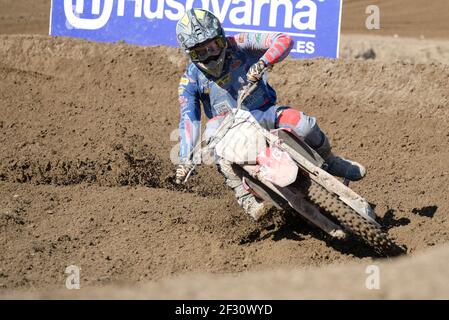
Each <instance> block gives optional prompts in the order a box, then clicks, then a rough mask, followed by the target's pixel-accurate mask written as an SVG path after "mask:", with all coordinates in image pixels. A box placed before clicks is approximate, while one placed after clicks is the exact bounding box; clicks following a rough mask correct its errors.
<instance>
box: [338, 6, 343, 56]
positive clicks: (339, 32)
mask: <svg viewBox="0 0 449 320" xmlns="http://www.w3.org/2000/svg"><path fill="white" fill-rule="evenodd" d="M343 1H344V0H340V21H339V22H338V38H337V59H338V58H340V36H341V17H342V15H343Z"/></svg>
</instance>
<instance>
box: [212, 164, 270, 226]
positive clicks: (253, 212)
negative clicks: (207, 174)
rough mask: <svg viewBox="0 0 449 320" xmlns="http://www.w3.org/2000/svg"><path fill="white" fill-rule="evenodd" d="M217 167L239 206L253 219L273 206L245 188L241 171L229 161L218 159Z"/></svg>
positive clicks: (259, 216) (263, 214) (260, 216)
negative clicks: (258, 198)
mask: <svg viewBox="0 0 449 320" xmlns="http://www.w3.org/2000/svg"><path fill="white" fill-rule="evenodd" d="M217 167H218V171H219V172H220V173H221V174H222V175H223V176H224V177H225V179H226V184H227V185H228V186H229V187H230V188H231V189H232V190H233V191H234V196H235V198H236V199H237V203H238V204H239V206H240V207H241V208H242V209H243V210H245V212H246V213H247V214H248V215H250V216H251V217H252V218H253V219H254V220H256V221H258V220H260V219H261V218H262V217H263V216H265V215H266V214H267V213H268V212H269V211H270V209H271V208H273V205H271V204H269V203H268V202H263V201H259V200H257V199H256V197H255V196H254V195H252V194H251V193H249V191H248V190H246V189H245V187H244V186H243V182H242V178H241V173H240V172H238V168H236V167H234V166H233V165H232V164H231V163H230V162H228V161H225V160H220V161H219V162H218V163H217Z"/></svg>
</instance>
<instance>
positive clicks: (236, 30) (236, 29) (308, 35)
mask: <svg viewBox="0 0 449 320" xmlns="http://www.w3.org/2000/svg"><path fill="white" fill-rule="evenodd" d="M224 29H225V31H231V32H233V31H235V32H260V33H276V32H279V31H267V30H251V29H239V28H224ZM285 33H287V34H289V35H291V36H295V37H302V38H315V37H316V36H315V35H314V34H308V33H293V32H285Z"/></svg>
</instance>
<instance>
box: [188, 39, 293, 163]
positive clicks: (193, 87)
mask: <svg viewBox="0 0 449 320" xmlns="http://www.w3.org/2000/svg"><path fill="white" fill-rule="evenodd" d="M227 41H228V48H227V49H226V50H227V52H226V61H225V65H224V67H223V72H222V74H221V76H220V77H214V76H212V75H209V74H207V73H205V72H203V71H202V70H200V69H199V68H198V67H197V66H196V65H195V64H193V63H190V64H189V65H188V67H187V70H186V72H185V74H184V75H183V77H182V78H181V81H180V85H179V103H180V107H181V118H180V123H179V129H180V138H181V149H180V158H181V161H189V160H190V159H191V156H192V155H191V152H192V150H193V148H194V146H195V145H196V144H197V143H198V139H199V136H200V130H201V104H202V105H203V109H204V113H205V115H206V116H207V117H208V118H209V119H211V118H214V117H217V116H220V115H223V114H224V113H226V112H228V111H230V110H231V109H233V108H236V107H237V98H238V91H239V90H240V89H241V87H242V84H245V83H246V81H247V78H246V74H247V72H248V70H249V68H250V67H251V66H252V65H253V64H255V63H257V62H258V61H259V60H263V61H264V62H265V64H266V65H268V66H269V65H273V64H275V63H276V62H278V61H281V60H282V59H284V58H285V57H286V56H287V55H288V54H289V52H290V50H291V48H292V46H293V41H292V40H291V38H290V37H289V36H287V35H285V34H282V33H273V34H269V33H268V34H261V33H242V34H238V35H236V36H235V37H229V38H227ZM274 104H276V92H275V91H274V90H273V88H271V87H270V86H269V85H268V83H267V82H266V81H265V80H262V81H260V82H259V84H258V86H257V89H256V90H255V92H254V93H253V94H252V95H251V97H248V98H247V99H246V100H245V101H244V103H243V105H242V107H243V108H245V109H247V110H250V111H251V110H256V109H265V108H267V107H270V106H273V105H274Z"/></svg>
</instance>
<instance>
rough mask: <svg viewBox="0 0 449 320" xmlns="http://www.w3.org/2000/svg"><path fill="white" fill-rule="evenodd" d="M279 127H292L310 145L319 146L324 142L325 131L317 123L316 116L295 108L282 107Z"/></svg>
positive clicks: (278, 120) (278, 122)
mask: <svg viewBox="0 0 449 320" xmlns="http://www.w3.org/2000/svg"><path fill="white" fill-rule="evenodd" d="M277 118H278V119H277V126H278V127H279V128H290V129H292V130H294V131H295V132H296V134H297V135H299V136H300V137H303V138H304V140H305V141H306V143H307V144H308V145H310V146H311V147H312V148H317V147H319V146H320V145H322V144H323V141H324V139H325V135H324V133H323V132H322V131H321V129H320V127H319V126H318V124H317V121H316V118H315V117H311V116H308V115H306V114H305V113H304V112H301V111H298V110H295V109H291V108H288V109H281V110H279V113H278V116H277Z"/></svg>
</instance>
